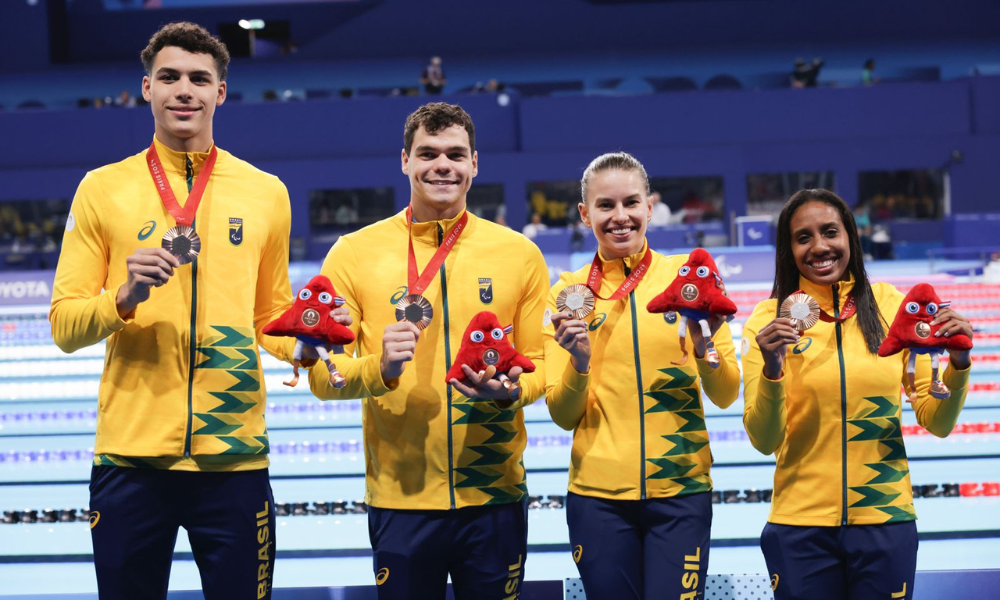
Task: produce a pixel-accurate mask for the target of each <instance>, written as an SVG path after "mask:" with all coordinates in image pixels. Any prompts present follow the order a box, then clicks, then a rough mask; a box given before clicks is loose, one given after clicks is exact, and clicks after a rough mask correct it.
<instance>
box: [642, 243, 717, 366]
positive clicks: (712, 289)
mask: <svg viewBox="0 0 1000 600" xmlns="http://www.w3.org/2000/svg"><path fill="white" fill-rule="evenodd" d="M646 310H648V311H649V312H651V313H665V312H668V311H674V312H676V313H677V314H678V315H679V317H680V318H679V319H678V320H677V332H678V334H679V335H680V337H681V353H682V354H681V359H680V360H679V361H676V362H674V361H671V362H673V364H675V365H683V364H684V363H685V362H687V350H686V349H685V348H684V339H685V338H686V337H687V320H688V319H694V320H696V321H698V323H699V324H700V325H701V334H702V335H703V336H704V337H705V360H707V361H708V364H710V365H712V368H713V369H715V368H718V366H719V353H718V352H716V350H715V344H713V343H712V330H711V328H710V327H709V325H708V319H709V317H711V316H713V315H725V316H730V315H734V314H736V304H734V303H733V301H732V300H730V299H729V296H727V295H726V285H725V284H724V283H722V278H721V277H719V269H718V267H716V266H715V261H714V260H712V255H711V254H709V253H708V252H707V251H706V250H705V249H703V248H695V249H694V250H693V251H692V252H691V254H690V255H689V256H688V260H687V262H686V263H684V266H682V267H681V268H680V269H679V270H678V271H677V277H675V278H674V280H673V281H672V282H671V283H670V285H669V286H667V289H666V290H664V292H663V293H662V294H660V295H659V296H657V297H655V298H653V299H652V300H650V301H649V304H647V305H646Z"/></svg>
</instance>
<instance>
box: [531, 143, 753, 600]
mask: <svg viewBox="0 0 1000 600" xmlns="http://www.w3.org/2000/svg"><path fill="white" fill-rule="evenodd" d="M580 184H581V188H582V201H581V202H580V204H579V207H578V208H579V210H580V216H581V217H582V219H583V222H584V224H585V225H586V226H587V227H588V228H589V229H592V230H593V233H594V237H596V238H597V246H598V251H597V254H596V255H595V256H594V260H593V263H592V264H588V265H587V266H585V267H583V268H581V269H579V270H577V271H576V272H574V273H563V274H562V277H560V279H559V281H558V282H557V283H556V284H555V285H554V286H553V287H552V290H551V292H550V293H549V299H548V309H547V310H546V312H545V315H546V316H545V317H544V319H543V325H544V328H543V331H542V332H543V335H544V336H545V390H546V402H547V404H548V407H549V413H550V414H551V415H552V419H553V421H555V422H556V424H557V425H559V426H560V427H562V428H563V429H566V430H571V431H573V450H572V458H571V463H570V467H569V494H568V495H567V499H566V520H567V522H568V525H569V539H570V544H571V545H572V546H573V559H574V561H576V565H577V568H578V569H579V571H580V578H581V579H582V580H583V587H584V591H585V592H586V594H587V597H588V598H616V599H624V600H641V599H645V598H694V597H696V596H697V597H702V596H703V594H704V593H705V577H706V573H707V569H708V553H709V540H710V537H711V527H712V494H711V490H712V479H711V477H710V476H709V469H710V467H711V464H712V454H711V451H710V449H709V440H708V431H707V430H706V427H705V413H704V407H703V404H704V402H705V400H704V398H705V397H707V398H708V399H710V400H711V401H712V402H713V403H715V404H716V405H717V406H719V407H721V408H726V407H728V406H729V405H731V404H732V403H733V402H734V401H735V400H736V398H737V396H738V395H739V388H740V374H739V366H738V365H737V363H736V348H735V347H734V346H733V341H732V335H731V334H730V331H729V325H728V324H727V323H726V322H725V321H724V320H723V318H721V317H714V318H712V319H711V320H710V323H709V324H710V326H711V333H712V334H713V337H714V343H715V347H716V350H717V353H718V359H717V360H715V359H714V358H713V356H712V355H711V353H709V352H707V351H706V344H705V338H704V335H703V333H702V330H701V328H700V327H698V325H697V324H696V322H695V321H694V320H692V321H691V323H693V326H690V327H689V330H688V334H689V335H690V336H691V340H692V341H693V342H694V344H695V360H692V361H687V362H686V364H683V365H679V366H678V365H677V364H676V363H673V364H672V361H676V360H678V359H680V358H681V356H682V349H681V345H680V342H679V337H678V328H679V327H683V326H685V325H684V323H683V321H681V320H680V319H678V318H677V315H676V314H673V313H667V314H666V315H661V314H653V313H650V312H649V311H648V310H646V306H647V304H648V303H649V301H650V300H652V299H653V298H654V297H655V296H656V295H657V294H659V293H660V292H662V291H663V288H664V286H665V285H666V284H667V283H669V282H670V281H672V280H673V279H674V278H675V277H676V276H677V274H678V271H679V270H680V269H681V268H682V267H684V264H685V262H686V261H687V259H688V256H687V255H674V256H664V255H662V254H660V253H658V252H656V251H654V250H652V249H651V248H650V247H649V244H648V243H647V242H646V227H647V225H648V223H649V221H650V219H651V218H652V205H651V204H650V200H649V178H648V177H647V175H646V170H645V168H643V166H642V163H640V162H639V161H638V160H636V159H635V158H634V157H633V156H631V155H629V154H627V153H624V152H613V153H608V154H604V155H601V156H599V157H597V158H595V159H594V160H593V161H592V162H591V163H590V166H588V167H587V169H586V170H585V171H584V172H583V178H582V180H581V182H580ZM703 390H704V391H703Z"/></svg>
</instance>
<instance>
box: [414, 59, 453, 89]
mask: <svg viewBox="0 0 1000 600" xmlns="http://www.w3.org/2000/svg"><path fill="white" fill-rule="evenodd" d="M447 83H448V79H447V78H446V77H445V76H444V70H443V69H442V68H441V57H440V56H432V57H431V64H429V65H427V66H426V67H424V71H423V72H422V73H421V74H420V84H421V85H423V86H424V92H426V93H427V95H429V96H437V95H439V94H440V93H441V92H443V91H444V86H445V84H447Z"/></svg>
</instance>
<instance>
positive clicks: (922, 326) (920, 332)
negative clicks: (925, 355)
mask: <svg viewBox="0 0 1000 600" xmlns="http://www.w3.org/2000/svg"><path fill="white" fill-rule="evenodd" d="M915 331H916V333H917V337H919V338H920V339H927V338H929V337H931V326H930V325H928V324H927V323H924V322H923V321H920V322H919V323H917V326H916V328H915Z"/></svg>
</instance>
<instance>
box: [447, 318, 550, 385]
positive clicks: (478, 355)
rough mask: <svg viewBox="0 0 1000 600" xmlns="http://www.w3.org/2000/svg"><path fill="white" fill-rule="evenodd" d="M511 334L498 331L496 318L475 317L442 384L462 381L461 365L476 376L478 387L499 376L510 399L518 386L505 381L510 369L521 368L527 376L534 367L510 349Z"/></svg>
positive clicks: (506, 330)
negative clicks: (509, 338)
mask: <svg viewBox="0 0 1000 600" xmlns="http://www.w3.org/2000/svg"><path fill="white" fill-rule="evenodd" d="M513 331H514V328H513V327H511V326H508V327H506V328H505V327H501V326H500V321H499V320H498V319H497V316H496V315H495V314H493V313H491V312H490V311H488V310H484V311H482V312H480V313H478V314H476V316H474V317H472V322H471V323H469V326H468V327H467V328H466V330H465V335H464V336H463V337H462V346H461V347H460V348H459V349H458V355H457V356H456V357H455V363H454V364H452V365H451V369H449V370H448V375H447V376H446V377H445V382H446V383H450V382H451V380H452V379H457V380H459V381H466V377H465V371H463V370H462V365H468V366H469V368H470V369H472V370H473V371H475V372H477V373H479V377H480V380H479V383H480V384H483V383H486V382H487V381H489V380H490V379H493V376H494V375H496V374H497V373H499V374H500V375H499V377H498V378H499V379H500V381H502V382H503V385H504V387H505V388H507V390H508V391H510V392H511V397H516V396H517V390H519V389H520V386H519V385H517V384H516V383H514V382H513V381H511V380H510V379H508V378H507V372H508V371H510V370H511V369H512V368H514V367H521V369H522V370H523V372H524V373H531V372H533V371H534V370H535V363H533V362H531V361H530V360H528V359H527V358H526V357H525V356H524V355H523V354H521V353H520V352H518V351H517V350H515V349H514V346H512V345H511V343H510V340H508V339H507V336H508V335H509V334H510V333H511V332H513Z"/></svg>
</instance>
